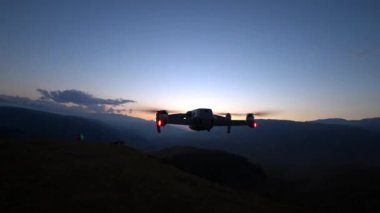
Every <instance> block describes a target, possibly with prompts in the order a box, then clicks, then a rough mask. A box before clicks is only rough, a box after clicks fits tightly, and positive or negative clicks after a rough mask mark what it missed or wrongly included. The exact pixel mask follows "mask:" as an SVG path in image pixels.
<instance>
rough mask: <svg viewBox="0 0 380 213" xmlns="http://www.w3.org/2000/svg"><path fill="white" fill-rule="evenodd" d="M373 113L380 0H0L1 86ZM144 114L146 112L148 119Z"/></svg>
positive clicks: (305, 114) (158, 102) (14, 90)
mask: <svg viewBox="0 0 380 213" xmlns="http://www.w3.org/2000/svg"><path fill="white" fill-rule="evenodd" d="M37 88H42V89H45V90H66V89H76V90H80V91H84V92H86V93H89V94H92V95H94V96H97V97H102V98H123V99H131V100H135V101H137V102H138V103H133V104H127V105H126V107H127V108H130V107H131V106H133V107H134V106H153V107H159V108H160V107H161V108H170V109H179V110H184V111H186V110H191V109H193V108H199V107H208V108H212V109H213V110H216V111H230V112H244V113H245V112H251V111H260V110H275V111H280V112H281V114H278V115H275V116H273V118H281V119H290V120H312V119H318V118H327V117H342V118H347V119H360V118H365V117H379V116H380V1H376V0H374V1H365V0H356V1H349V0H347V1H334V0H325V1H324V0H315V1H309V0H299V1H281V0H279V1H268V0H265V1H253V0H252V1H237V0H230V1H222V0H217V1H206V0H203V1H179V0H177V1H159V0H156V1H143V0H138V1H106V0H104V1H82V0H77V1H66V0H65V1H64V0H62V1H55V0H53V1H48V0H45V1H35V0H33V1H32V0H27V1H18V0H2V1H1V2H0V94H4V95H12V96H24V97H29V98H33V99H35V98H38V97H39V95H40V94H39V93H38V92H37V91H36V89H37ZM152 118H153V117H152Z"/></svg>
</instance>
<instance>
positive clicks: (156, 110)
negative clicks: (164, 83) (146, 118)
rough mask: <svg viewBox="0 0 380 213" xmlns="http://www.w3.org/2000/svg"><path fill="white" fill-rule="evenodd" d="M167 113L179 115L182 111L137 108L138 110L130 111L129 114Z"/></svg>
mask: <svg viewBox="0 0 380 213" xmlns="http://www.w3.org/2000/svg"><path fill="white" fill-rule="evenodd" d="M163 110H164V111H167V112H168V113H178V112H180V111H178V110H167V109H162V108H161V109H159V108H155V107H143V108H137V109H129V113H133V112H146V113H157V112H158V111H163Z"/></svg>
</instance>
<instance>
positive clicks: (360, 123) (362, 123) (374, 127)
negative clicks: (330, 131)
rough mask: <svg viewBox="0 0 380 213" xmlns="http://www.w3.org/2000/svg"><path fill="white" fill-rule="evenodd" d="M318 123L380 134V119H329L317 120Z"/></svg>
mask: <svg viewBox="0 0 380 213" xmlns="http://www.w3.org/2000/svg"><path fill="white" fill-rule="evenodd" d="M314 122H316V123H322V124H335V125H343V126H356V127H361V128H363V129H366V130H370V131H373V132H377V133H380V118H366V119H361V120H345V119H341V118H328V119H319V120H315V121H314Z"/></svg>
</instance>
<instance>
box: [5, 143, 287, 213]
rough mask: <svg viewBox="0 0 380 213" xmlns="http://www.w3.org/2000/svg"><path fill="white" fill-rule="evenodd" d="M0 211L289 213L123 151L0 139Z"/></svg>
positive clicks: (110, 147) (122, 148)
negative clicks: (279, 211) (279, 212)
mask: <svg viewBox="0 0 380 213" xmlns="http://www.w3.org/2000/svg"><path fill="white" fill-rule="evenodd" d="M0 168H1V176H0V191H1V194H0V206H1V207H0V210H1V212H4V211H3V210H5V211H6V212H19V211H23V212H40V211H49V212H71V211H81V212H82V211H86V212H87V211H91V212H167V211H170V212H278V210H280V209H281V212H284V211H286V210H289V211H292V212H294V211H293V209H292V208H289V207H288V206H281V205H278V204H276V203H272V202H269V201H260V199H258V198H257V197H247V196H243V195H241V194H239V193H238V192H236V191H234V190H233V189H230V188H227V187H224V186H220V185H217V184H214V183H211V182H208V181H206V180H203V179H201V178H198V177H195V176H192V175H189V174H187V173H184V172H183V171H180V170H178V169H176V168H174V167H171V166H169V165H165V164H162V163H160V161H159V160H158V159H156V158H154V157H152V156H150V155H146V154H144V153H141V152H139V151H136V150H134V149H130V148H128V147H125V146H119V145H108V144H86V143H68V142H52V141H44V142H42V141H11V140H0Z"/></svg>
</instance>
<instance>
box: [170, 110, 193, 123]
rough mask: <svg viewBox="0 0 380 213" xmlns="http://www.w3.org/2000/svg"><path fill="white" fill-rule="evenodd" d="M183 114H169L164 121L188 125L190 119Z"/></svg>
mask: <svg viewBox="0 0 380 213" xmlns="http://www.w3.org/2000/svg"><path fill="white" fill-rule="evenodd" d="M185 115H186V114H184V113H178V114H171V115H169V116H168V120H167V121H166V123H168V124H177V125H189V124H190V120H187V119H186V116H185Z"/></svg>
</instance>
